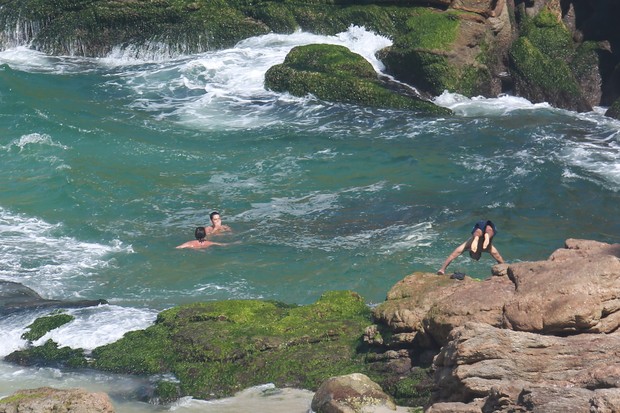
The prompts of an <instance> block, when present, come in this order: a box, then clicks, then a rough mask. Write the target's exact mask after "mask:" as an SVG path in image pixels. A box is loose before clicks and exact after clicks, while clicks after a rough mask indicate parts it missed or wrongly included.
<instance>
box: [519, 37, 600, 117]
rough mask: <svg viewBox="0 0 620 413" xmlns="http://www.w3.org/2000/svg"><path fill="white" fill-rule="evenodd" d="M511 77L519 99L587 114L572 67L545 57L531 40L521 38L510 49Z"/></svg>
mask: <svg viewBox="0 0 620 413" xmlns="http://www.w3.org/2000/svg"><path fill="white" fill-rule="evenodd" d="M509 55H510V62H511V74H512V76H513V79H514V80H515V88H516V91H517V94H518V95H519V96H524V97H526V98H527V99H529V100H531V101H532V102H534V103H537V102H549V103H550V104H552V105H553V106H557V107H563V108H567V109H572V110H576V111H578V112H586V111H589V110H591V109H592V108H591V107H590V105H589V104H588V103H587V102H586V100H585V98H584V96H583V94H582V92H581V89H580V86H579V84H578V83H577V80H576V79H575V77H574V75H573V73H572V71H571V69H570V67H569V66H568V64H567V63H566V62H564V61H563V60H561V59H554V58H551V57H549V56H547V55H545V54H543V53H542V52H541V51H540V50H539V49H538V48H536V47H535V46H534V45H533V44H532V43H531V42H530V41H529V39H528V38H526V37H520V38H519V39H517V40H516V41H515V42H514V44H513V45H512V47H511V48H510V53H509Z"/></svg>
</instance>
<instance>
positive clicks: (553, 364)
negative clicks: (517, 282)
mask: <svg viewBox="0 0 620 413" xmlns="http://www.w3.org/2000/svg"><path fill="white" fill-rule="evenodd" d="M618 352H620V335H618V334H596V335H592V334H581V335H577V336H570V337H555V336H545V335H540V334H534V333H524V332H516V331H511V330H507V329H500V328H496V327H493V326H490V325H487V324H481V323H466V324H465V325H463V326H462V327H459V328H457V329H455V330H453V331H452V333H451V334H450V342H449V344H448V345H446V346H445V347H443V348H442V350H441V352H440V353H439V354H438V355H437V357H436V358H435V361H434V368H435V381H436V384H437V389H436V392H435V394H434V396H433V407H432V409H431V410H429V411H432V412H435V413H437V412H449V411H454V410H451V409H452V404H453V403H463V404H465V405H468V407H469V408H471V409H474V410H471V411H477V412H482V411H494V412H510V411H512V412H514V411H540V412H558V413H560V412H568V411H570V412H584V413H586V412H592V411H596V412H614V411H620V379H619V377H620V360H617V359H616V358H614V357H609V355H610V354H617V353H618ZM480 399H484V406H486V407H487V409H480ZM532 406H536V408H535V410H532V409H531V407H532ZM593 406H599V408H596V409H594V410H591V409H592V408H593ZM476 409H477V410H476Z"/></svg>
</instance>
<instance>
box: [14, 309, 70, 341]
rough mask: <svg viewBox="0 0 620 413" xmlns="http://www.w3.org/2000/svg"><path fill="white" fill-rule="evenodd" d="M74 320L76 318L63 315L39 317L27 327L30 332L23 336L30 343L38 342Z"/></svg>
mask: <svg viewBox="0 0 620 413" xmlns="http://www.w3.org/2000/svg"><path fill="white" fill-rule="evenodd" d="M74 319H75V317H74V316H72V315H69V314H62V313H59V314H53V315H49V316H45V317H39V318H37V319H36V320H34V321H33V322H32V324H30V325H29V326H28V327H27V328H28V329H29V331H27V332H25V333H24V334H22V338H23V339H24V340H28V341H35V340H38V339H40V338H41V337H43V336H44V335H45V334H47V333H48V332H50V331H52V330H54V329H56V328H58V327H60V326H62V325H65V324H67V323H69V322H71V321H73V320H74Z"/></svg>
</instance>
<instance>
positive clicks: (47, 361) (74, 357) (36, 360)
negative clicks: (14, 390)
mask: <svg viewBox="0 0 620 413" xmlns="http://www.w3.org/2000/svg"><path fill="white" fill-rule="evenodd" d="M4 359H5V360H6V361H8V362H11V363H16V364H19V365H21V366H52V367H69V368H78V367H86V365H87V361H86V358H85V356H84V352H83V350H82V349H72V348H70V347H58V344H56V343H55V342H54V341H52V340H47V341H46V342H45V344H43V345H42V346H37V347H31V348H28V349H26V350H18V351H14V352H13V353H11V354H9V355H8V356H6V357H5V358H4Z"/></svg>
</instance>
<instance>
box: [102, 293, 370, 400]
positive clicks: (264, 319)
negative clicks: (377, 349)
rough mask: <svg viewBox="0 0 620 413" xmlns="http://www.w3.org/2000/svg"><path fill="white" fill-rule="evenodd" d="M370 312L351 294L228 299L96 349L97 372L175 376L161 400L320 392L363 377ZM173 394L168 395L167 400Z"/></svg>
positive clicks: (171, 315)
mask: <svg viewBox="0 0 620 413" xmlns="http://www.w3.org/2000/svg"><path fill="white" fill-rule="evenodd" d="M369 322H370V309H369V308H368V307H367V306H366V305H365V303H364V301H363V299H362V298H361V297H360V296H359V295H357V294H355V293H353V292H349V291H338V292H329V293H326V294H324V295H323V296H322V297H321V298H320V299H319V300H318V301H317V302H316V303H314V304H311V305H307V306H290V305H285V304H282V303H277V302H270V301H256V300H229V301H218V302H211V303H197V304H191V305H186V306H181V307H175V308H172V309H170V310H167V311H163V312H162V313H161V314H160V315H159V317H158V319H157V322H156V324H155V325H153V326H151V327H149V328H147V329H146V330H143V331H139V332H131V333H127V334H126V335H125V336H124V337H123V338H122V339H121V340H119V341H117V342H116V343H112V344H109V345H106V346H103V347H100V348H97V349H95V350H94V351H93V358H94V364H93V366H94V367H96V368H99V369H105V370H112V371H115V372H124V373H139V374H154V373H173V374H174V375H175V376H176V377H177V379H178V380H179V383H178V384H176V383H175V384H174V385H173V384H170V383H168V384H166V385H164V386H162V391H163V392H164V393H166V394H165V395H162V396H163V397H169V395H170V394H171V393H173V394H176V393H175V392H176V391H177V389H178V391H179V394H180V395H191V396H194V397H199V398H206V399H209V398H214V397H224V396H229V395H232V394H234V393H235V392H236V391H238V390H241V389H243V388H247V387H250V386H254V385H258V384H264V383H267V382H271V383H275V384H276V385H277V386H281V387H283V386H293V387H299V388H308V389H315V388H316V387H318V385H319V384H320V383H321V382H322V381H323V380H325V379H327V378H329V377H331V376H333V375H338V374H346V373H350V372H354V371H364V369H365V368H366V367H365V363H364V356H363V354H360V353H358V352H357V349H358V347H359V346H360V345H361V335H362V332H363V330H364V327H365V326H367V325H368V324H369ZM166 395H168V396H166Z"/></svg>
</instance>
